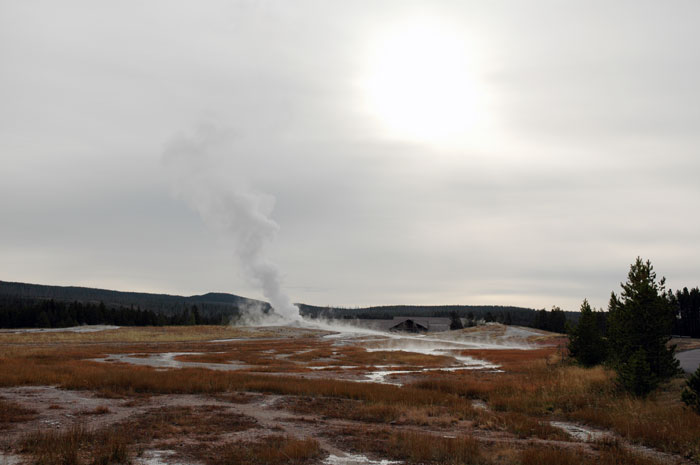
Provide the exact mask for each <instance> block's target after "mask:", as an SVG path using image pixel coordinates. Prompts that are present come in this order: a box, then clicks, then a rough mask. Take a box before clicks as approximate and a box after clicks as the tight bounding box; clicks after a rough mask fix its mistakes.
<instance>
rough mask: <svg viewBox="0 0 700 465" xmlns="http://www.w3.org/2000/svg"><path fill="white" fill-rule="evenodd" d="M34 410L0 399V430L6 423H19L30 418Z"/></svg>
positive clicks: (34, 412)
mask: <svg viewBox="0 0 700 465" xmlns="http://www.w3.org/2000/svg"><path fill="white" fill-rule="evenodd" d="M34 414H36V411H35V410H31V409H28V408H26V407H23V406H21V405H19V404H16V403H14V402H9V401H7V400H4V399H0V430H1V429H3V428H4V427H5V426H6V425H7V423H19V422H23V421H27V420H29V419H31V418H32V417H33V416H34Z"/></svg>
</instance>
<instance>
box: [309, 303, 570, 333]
mask: <svg viewBox="0 0 700 465" xmlns="http://www.w3.org/2000/svg"><path fill="white" fill-rule="evenodd" d="M299 308H300V313H301V314H302V315H304V316H307V317H310V318H340V319H353V318H358V319H387V320H390V319H392V318H393V317H395V316H414V317H425V318H427V317H435V318H449V317H451V316H452V315H453V314H454V315H457V317H459V318H462V319H464V320H466V321H476V320H483V321H487V322H492V321H493V322H498V323H503V324H507V325H518V326H530V327H536V328H540V329H545V330H548V331H556V332H564V329H565V324H566V322H567V321H568V322H570V323H576V322H577V321H578V315H579V313H578V312H567V311H564V310H562V309H560V308H558V307H554V308H553V309H552V310H551V311H546V310H535V309H532V308H526V307H514V306H500V305H390V306H378V307H363V308H340V307H316V306H312V305H305V304H300V305H299Z"/></svg>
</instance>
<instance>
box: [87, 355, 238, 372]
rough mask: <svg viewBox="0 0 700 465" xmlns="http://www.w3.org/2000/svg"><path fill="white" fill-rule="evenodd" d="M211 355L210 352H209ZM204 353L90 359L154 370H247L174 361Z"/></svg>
mask: <svg viewBox="0 0 700 465" xmlns="http://www.w3.org/2000/svg"><path fill="white" fill-rule="evenodd" d="M209 353H211V352H209ZM204 354H205V352H163V353H160V354H148V356H147V357H143V356H139V355H138V354H109V355H108V356H107V357H104V358H95V359H92V360H93V361H95V362H106V363H109V362H122V363H130V364H132V365H142V366H149V367H154V368H185V367H190V368H208V369H210V370H240V369H242V368H248V365H246V364H243V363H235V362H227V363H205V362H183V361H180V360H176V357H179V356H181V355H204Z"/></svg>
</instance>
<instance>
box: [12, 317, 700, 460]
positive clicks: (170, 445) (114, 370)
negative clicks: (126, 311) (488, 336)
mask: <svg viewBox="0 0 700 465" xmlns="http://www.w3.org/2000/svg"><path fill="white" fill-rule="evenodd" d="M233 334H235V335H236V336H233ZM319 334H320V333H319V332H313V331H301V330H300V331H285V330H280V329H277V328H262V329H260V330H259V331H256V330H253V329H249V328H245V329H241V328H224V327H178V328H129V329H125V330H122V329H119V330H114V331H104V332H100V333H28V334H0V432H3V434H2V437H3V439H2V440H0V451H3V450H4V451H7V452H8V453H12V454H16V455H17V456H19V457H20V458H21V459H23V460H25V461H26V462H27V463H36V464H49V463H51V464H53V463H63V464H105V465H106V464H110V463H141V462H140V461H141V460H143V457H145V456H146V455H147V454H148V453H149V451H152V450H168V451H171V452H172V453H173V454H175V455H174V457H180V458H181V459H183V460H188V461H191V462H192V463H201V464H211V465H220V464H221V465H223V464H234V463H248V464H265V463H269V464H312V463H322V461H323V460H324V458H325V457H326V456H328V454H339V453H341V452H339V451H345V452H351V453H356V454H357V453H359V454H365V455H367V456H370V457H376V458H377V459H391V460H398V461H402V462H404V463H408V464H443V463H444V464H504V465H508V464H546V463H552V464H568V463H577V464H579V463H580V464H588V463H591V464H592V463H602V464H627V463H629V464H639V465H651V464H658V463H700V417H699V416H698V415H697V414H695V413H693V412H691V411H690V410H688V409H686V408H684V407H683V404H682V403H681V402H680V401H679V392H680V390H681V389H682V384H683V380H682V379H674V380H673V381H672V382H670V383H668V384H666V385H664V386H663V387H662V388H661V389H660V390H659V391H657V392H656V393H654V394H653V395H652V396H650V397H649V398H646V399H637V398H632V397H629V396H628V395H626V394H624V393H623V392H621V391H620V390H619V389H618V388H617V386H616V382H615V377H614V374H613V373H612V372H611V371H609V370H607V369H605V368H603V367H596V368H591V369H586V368H581V367H578V366H576V365H573V364H571V363H570V362H569V361H567V360H562V357H561V350H560V349H559V347H557V346H541V348H538V349H534V350H512V349H508V350H485V349H484V350H465V351H462V352H461V353H460V355H464V356H470V357H473V358H475V359H481V360H487V361H489V362H491V363H494V364H497V365H499V366H500V367H501V368H502V371H499V372H494V371H493V370H464V371H435V370H433V371H426V372H419V373H411V374H407V375H402V376H401V377H400V378H399V379H400V380H401V382H402V383H403V384H402V385H400V386H399V385H390V384H379V383H369V382H358V381H362V380H363V379H364V374H365V373H366V372H369V371H373V370H375V369H376V368H374V367H375V366H382V365H390V366H393V367H401V369H402V370H403V369H414V368H437V367H444V366H451V365H452V364H453V363H454V359H453V358H452V357H450V356H449V355H445V356H443V355H439V356H436V355H425V354H417V353H410V352H402V351H381V350H379V351H372V352H368V351H366V350H365V349H364V348H363V347H362V345H361V344H359V343H346V344H338V345H334V344H333V341H331V340H328V339H324V338H320V337H319ZM228 338H240V339H239V340H234V341H224V342H208V341H211V340H212V339H228ZM545 342H546V341H545ZM165 352H178V353H185V354H184V355H179V356H177V357H176V360H179V361H182V362H196V363H208V364H221V365H225V364H229V363H233V364H236V367H235V368H236V369H235V370H212V369H208V368H204V367H196V366H188V367H185V368H178V367H174V368H173V367H161V368H159V367H152V366H137V365H132V364H128V363H119V362H104V361H95V359H104V358H108V359H109V357H110V356H114V355H115V354H136V356H140V357H142V358H145V357H149V356H150V355H152V354H161V353H165ZM341 366H344V367H347V366H351V367H354V368H351V369H342V368H340V367H341ZM318 367H326V368H327V369H324V370H315V369H313V368H318ZM30 386H36V388H29V387H30ZM49 386H50V388H49ZM31 389H35V390H34V391H31V392H30V391H27V390H31ZM36 389H41V390H40V391H37V390H36ZM28 392H30V393H31V395H32V396H39V395H49V394H50V395H52V396H55V398H54V397H52V398H51V399H48V398H47V399H46V400H45V401H44V400H42V399H41V398H39V401H38V402H37V400H36V399H37V398H36V397H34V398H31V397H29V396H30V394H27V393H28ZM68 392H72V393H75V395H77V396H81V397H80V398H81V399H85V402H88V401H90V402H91V403H90V407H89V408H88V407H86V406H84V405H74V403H75V402H73V403H71V402H68V401H62V400H61V393H68ZM42 393H43V394H42ZM47 393H48V394H47ZM23 396H24V397H23ZM32 399H34V400H32ZM32 402H34V403H32ZM52 418H58V419H60V420H61V421H60V427H58V428H47V427H45V426H44V425H45V424H46V421H48V420H47V419H52ZM551 421H564V422H571V423H575V424H577V425H579V426H582V427H585V425H588V427H592V428H593V429H596V430H600V431H603V432H604V433H605V439H598V440H591V441H581V440H579V439H577V438H575V437H572V436H570V435H569V434H568V433H567V432H565V431H564V430H562V429H560V428H558V427H556V426H554V425H552V424H551V423H550V422H551ZM0 463H2V453H0Z"/></svg>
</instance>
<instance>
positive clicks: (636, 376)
mask: <svg viewBox="0 0 700 465" xmlns="http://www.w3.org/2000/svg"><path fill="white" fill-rule="evenodd" d="M664 283H665V278H661V280H659V282H658V283H657V282H656V273H655V272H654V268H653V267H652V265H651V262H649V261H648V260H647V261H646V262H644V261H642V259H641V258H639V257H637V260H636V261H635V263H633V264H632V266H631V267H630V271H629V274H628V275H627V282H626V283H624V284H622V293H621V295H620V298H618V297H617V296H615V294H614V293H613V294H612V296H611V297H610V305H609V309H608V311H609V316H608V318H609V322H608V341H609V345H610V354H611V362H612V364H613V366H614V367H615V369H616V371H617V372H618V375H619V379H620V382H621V384H622V385H623V386H624V387H625V388H627V389H628V390H629V391H631V392H634V393H635V394H637V395H646V394H648V393H649V392H651V391H652V390H653V389H654V388H655V387H656V386H658V384H659V383H660V382H662V381H664V380H666V379H668V378H670V377H672V376H673V375H675V374H676V373H677V372H678V361H677V360H676V359H675V357H674V351H675V347H671V348H668V347H666V344H667V343H668V341H669V340H670V339H671V328H672V326H673V321H674V318H675V309H674V307H673V305H671V304H670V302H669V301H668V300H667V298H666V295H665V289H664Z"/></svg>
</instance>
